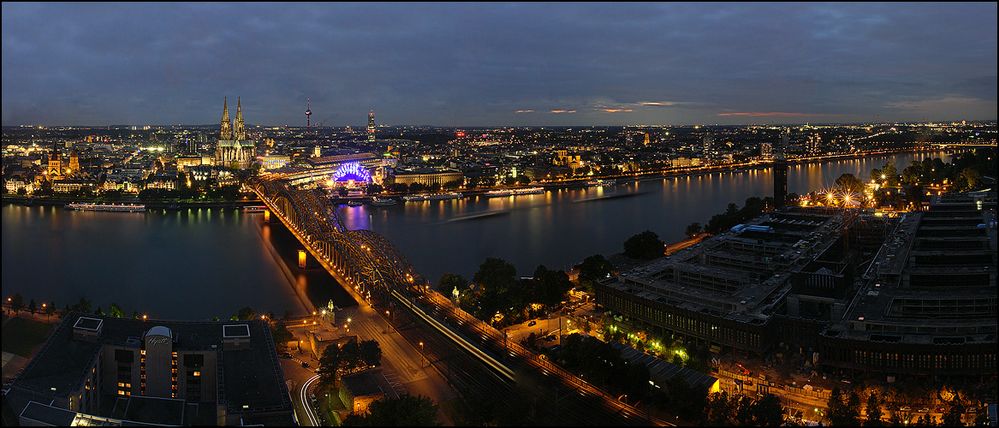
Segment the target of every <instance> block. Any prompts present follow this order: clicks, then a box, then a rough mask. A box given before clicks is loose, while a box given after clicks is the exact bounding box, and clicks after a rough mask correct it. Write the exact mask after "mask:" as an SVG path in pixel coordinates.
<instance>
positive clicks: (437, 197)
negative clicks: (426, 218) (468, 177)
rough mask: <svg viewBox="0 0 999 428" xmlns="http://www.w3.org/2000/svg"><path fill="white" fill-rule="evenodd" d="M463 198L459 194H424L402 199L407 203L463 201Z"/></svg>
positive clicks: (407, 196)
mask: <svg viewBox="0 0 999 428" xmlns="http://www.w3.org/2000/svg"><path fill="white" fill-rule="evenodd" d="M463 197H464V195H462V194H461V193H459V192H446V193H423V194H419V195H406V196H403V197H402V200H404V201H406V202H423V201H446V200H449V199H461V198H463Z"/></svg>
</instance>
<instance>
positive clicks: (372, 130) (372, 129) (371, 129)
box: [368, 110, 375, 143]
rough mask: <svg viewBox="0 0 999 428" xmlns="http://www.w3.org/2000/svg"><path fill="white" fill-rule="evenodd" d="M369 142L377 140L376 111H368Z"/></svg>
mask: <svg viewBox="0 0 999 428" xmlns="http://www.w3.org/2000/svg"><path fill="white" fill-rule="evenodd" d="M368 142H369V143H374V142H375V111H374V110H369V111H368Z"/></svg>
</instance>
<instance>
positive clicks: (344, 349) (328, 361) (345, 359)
mask: <svg viewBox="0 0 999 428" xmlns="http://www.w3.org/2000/svg"><path fill="white" fill-rule="evenodd" d="M381 359H382V350H381V347H380V346H379V345H378V341H375V340H363V341H357V340H351V341H349V342H346V343H343V344H341V345H339V346H337V345H329V346H327V347H326V349H324V350H323V355H322V356H321V357H319V369H318V370H317V371H316V373H317V374H318V375H319V384H320V385H321V386H323V387H333V386H336V385H337V383H338V382H339V381H340V378H341V377H342V376H343V375H345V374H350V373H354V372H357V371H361V370H364V369H366V368H369V367H373V366H378V365H381Z"/></svg>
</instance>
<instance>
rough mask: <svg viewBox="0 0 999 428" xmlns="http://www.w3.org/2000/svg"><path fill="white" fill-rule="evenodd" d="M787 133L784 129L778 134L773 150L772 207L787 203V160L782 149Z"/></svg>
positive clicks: (785, 145)
mask: <svg viewBox="0 0 999 428" xmlns="http://www.w3.org/2000/svg"><path fill="white" fill-rule="evenodd" d="M787 140H788V135H787V131H786V130H785V131H784V133H782V134H781V136H780V144H779V145H778V146H777V147H776V150H774V208H776V209H781V208H784V206H785V205H786V204H787V160H785V159H784V149H785V148H786V147H787Z"/></svg>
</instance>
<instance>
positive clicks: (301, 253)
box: [298, 250, 309, 269]
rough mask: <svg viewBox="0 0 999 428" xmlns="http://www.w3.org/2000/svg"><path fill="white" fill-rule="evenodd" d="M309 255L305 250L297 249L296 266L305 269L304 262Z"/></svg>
mask: <svg viewBox="0 0 999 428" xmlns="http://www.w3.org/2000/svg"><path fill="white" fill-rule="evenodd" d="M308 258H309V255H308V254H307V253H306V252H305V250H298V267H299V268H302V269H305V262H306V261H308Z"/></svg>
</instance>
